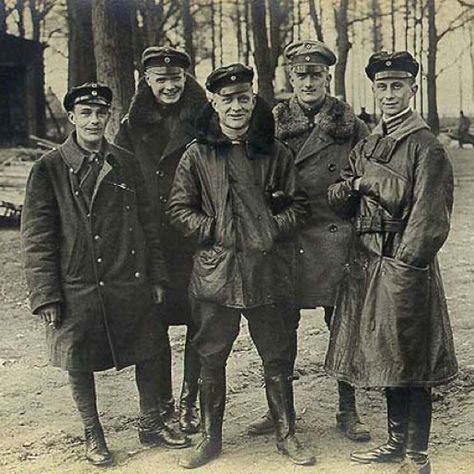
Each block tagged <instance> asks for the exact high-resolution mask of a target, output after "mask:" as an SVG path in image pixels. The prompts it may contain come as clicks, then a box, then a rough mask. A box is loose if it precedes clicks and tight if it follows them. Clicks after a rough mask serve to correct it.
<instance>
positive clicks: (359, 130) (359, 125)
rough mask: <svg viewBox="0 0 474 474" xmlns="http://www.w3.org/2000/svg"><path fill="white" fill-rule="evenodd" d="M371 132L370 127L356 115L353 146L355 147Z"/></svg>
mask: <svg viewBox="0 0 474 474" xmlns="http://www.w3.org/2000/svg"><path fill="white" fill-rule="evenodd" d="M369 133H370V131H369V127H367V125H366V124H365V123H364V122H363V121H362V120H361V119H360V118H357V117H356V122H355V127H354V134H353V136H352V147H353V148H354V147H355V146H356V145H357V143H359V142H360V141H361V140H363V139H364V138H365V137H366V136H368V135H369Z"/></svg>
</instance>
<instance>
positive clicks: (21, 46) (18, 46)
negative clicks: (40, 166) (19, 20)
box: [0, 34, 46, 146]
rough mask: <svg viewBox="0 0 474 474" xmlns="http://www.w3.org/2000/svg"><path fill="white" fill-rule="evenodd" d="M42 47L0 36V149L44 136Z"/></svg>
mask: <svg viewBox="0 0 474 474" xmlns="http://www.w3.org/2000/svg"><path fill="white" fill-rule="evenodd" d="M45 127H46V125H45V94H44V63H43V45H42V44H41V43H39V42H36V41H31V40H27V39H24V38H20V37H18V36H13V35H9V34H0V146H16V145H25V146H26V145H28V137H29V135H37V136H39V137H44V136H45V131H46V130H45Z"/></svg>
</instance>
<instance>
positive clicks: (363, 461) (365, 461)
mask: <svg viewBox="0 0 474 474" xmlns="http://www.w3.org/2000/svg"><path fill="white" fill-rule="evenodd" d="M350 459H351V461H353V462H356V463H358V464H399V463H401V462H402V461H403V459H404V458H403V457H399V458H392V459H387V460H384V461H382V460H375V459H373V460H369V459H358V458H354V457H352V454H351V456H350Z"/></svg>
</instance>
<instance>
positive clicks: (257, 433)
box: [247, 427, 275, 436]
mask: <svg viewBox="0 0 474 474" xmlns="http://www.w3.org/2000/svg"><path fill="white" fill-rule="evenodd" d="M247 433H248V434H249V435H251V436H261V435H266V434H272V433H275V427H272V428H268V429H265V430H255V431H254V430H252V429H248V430H247Z"/></svg>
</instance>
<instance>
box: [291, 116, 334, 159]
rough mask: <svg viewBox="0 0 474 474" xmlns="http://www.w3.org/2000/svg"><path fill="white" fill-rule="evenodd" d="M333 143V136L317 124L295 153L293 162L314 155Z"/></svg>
mask: <svg viewBox="0 0 474 474" xmlns="http://www.w3.org/2000/svg"><path fill="white" fill-rule="evenodd" d="M333 143H334V138H333V137H332V136H330V135H328V134H327V133H324V132H323V131H322V130H321V129H320V128H319V127H318V126H317V125H316V127H315V128H314V130H313V131H312V132H311V134H310V136H309V137H308V139H307V140H306V141H305V142H304V144H303V146H302V147H301V149H300V151H299V152H298V154H297V155H296V158H295V164H300V163H301V162H303V161H305V160H306V159H308V158H309V157H310V156H315V155H317V154H318V153H320V152H321V151H322V150H324V149H325V148H327V147H328V146H330V145H332V144H333Z"/></svg>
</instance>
